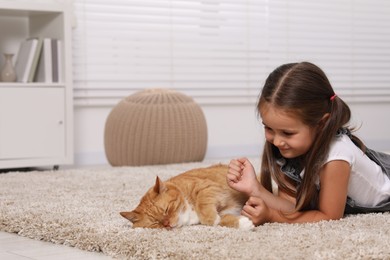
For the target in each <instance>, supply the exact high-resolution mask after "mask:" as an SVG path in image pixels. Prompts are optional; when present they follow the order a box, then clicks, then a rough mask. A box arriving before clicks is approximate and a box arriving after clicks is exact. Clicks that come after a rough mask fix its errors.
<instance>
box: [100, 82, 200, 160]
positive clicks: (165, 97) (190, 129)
mask: <svg viewBox="0 0 390 260" xmlns="http://www.w3.org/2000/svg"><path fill="white" fill-rule="evenodd" d="M104 146H105V152H106V156H107V159H108V161H109V163H110V164H111V165H112V166H141V165H152V164H169V163H183V162H195V161H202V160H203V159H204V156H205V153H206V147H207V125H206V120H205V117H204V114H203V111H202V109H201V108H200V106H199V105H198V104H197V103H195V102H194V100H193V99H192V98H191V97H189V96H186V95H184V94H182V93H179V92H177V91H173V90H167V89H148V90H144V91H140V92H137V93H135V94H133V95H130V96H128V97H127V98H124V99H123V100H122V101H121V102H119V103H118V105H116V106H115V107H114V108H113V109H112V111H111V113H110V114H109V115H108V117H107V121H106V125H105V132H104Z"/></svg>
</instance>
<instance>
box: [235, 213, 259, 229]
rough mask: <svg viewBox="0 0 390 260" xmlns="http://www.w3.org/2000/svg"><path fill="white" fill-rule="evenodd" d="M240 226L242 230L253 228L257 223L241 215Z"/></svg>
mask: <svg viewBox="0 0 390 260" xmlns="http://www.w3.org/2000/svg"><path fill="white" fill-rule="evenodd" d="M238 228H239V229H241V230H252V229H254V228H255V225H253V222H252V220H250V219H249V218H247V217H244V216H240V219H239V220H238Z"/></svg>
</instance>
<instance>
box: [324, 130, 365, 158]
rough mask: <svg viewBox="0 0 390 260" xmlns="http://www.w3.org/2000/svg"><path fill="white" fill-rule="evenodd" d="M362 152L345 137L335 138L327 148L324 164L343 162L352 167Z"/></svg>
mask: <svg viewBox="0 0 390 260" xmlns="http://www.w3.org/2000/svg"><path fill="white" fill-rule="evenodd" d="M363 154H364V153H363V151H362V150H360V148H359V147H357V146H356V145H355V144H354V143H353V142H352V141H351V139H350V138H349V137H348V136H347V135H338V136H335V137H334V139H333V141H332V142H331V144H330V147H329V154H328V159H327V160H326V162H330V161H334V160H343V161H346V162H348V163H349V164H350V165H352V164H353V163H354V162H355V160H356V157H357V156H361V155H363Z"/></svg>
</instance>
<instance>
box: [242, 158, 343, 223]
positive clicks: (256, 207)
mask: <svg viewBox="0 0 390 260" xmlns="http://www.w3.org/2000/svg"><path fill="white" fill-rule="evenodd" d="M349 176H350V165H349V163H347V162H345V161H341V160H340V161H331V162H329V163H327V164H326V165H325V166H324V167H323V169H322V171H321V173H320V183H321V187H320V193H319V209H318V210H309V211H301V212H296V213H293V214H283V213H282V212H281V211H279V210H275V209H273V208H271V207H270V206H269V204H268V203H267V202H265V200H263V199H262V198H261V197H251V198H250V199H249V200H248V202H247V204H246V205H245V206H244V208H243V211H242V214H243V215H245V216H247V217H249V218H250V219H251V220H252V222H253V223H254V224H255V225H259V224H263V223H265V222H288V223H302V222H316V221H320V220H331V219H340V218H342V217H343V214H344V208H345V203H346V199H347V190H348V181H349ZM267 205H268V206H267Z"/></svg>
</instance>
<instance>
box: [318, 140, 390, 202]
mask: <svg viewBox="0 0 390 260" xmlns="http://www.w3.org/2000/svg"><path fill="white" fill-rule="evenodd" d="M335 160H343V161H346V162H348V163H349V165H350V166H351V174H350V177H349V183H348V193H347V195H348V197H350V198H351V199H353V200H354V201H355V202H356V204H358V205H359V206H365V207H372V206H376V205H378V204H379V203H380V202H382V201H384V200H386V199H388V198H389V196H390V179H389V178H388V177H387V176H386V174H384V173H383V172H382V169H381V167H380V166H379V165H377V164H376V163H375V162H373V161H372V160H371V159H370V158H368V157H367V156H366V155H365V154H364V152H363V151H362V150H360V149H359V147H357V146H356V145H355V144H354V143H353V142H352V141H351V139H350V138H349V137H348V136H347V135H341V136H338V137H336V138H335V139H334V141H333V142H332V143H331V146H330V150H329V155H328V159H327V160H326V162H325V163H327V162H330V161H335Z"/></svg>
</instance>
